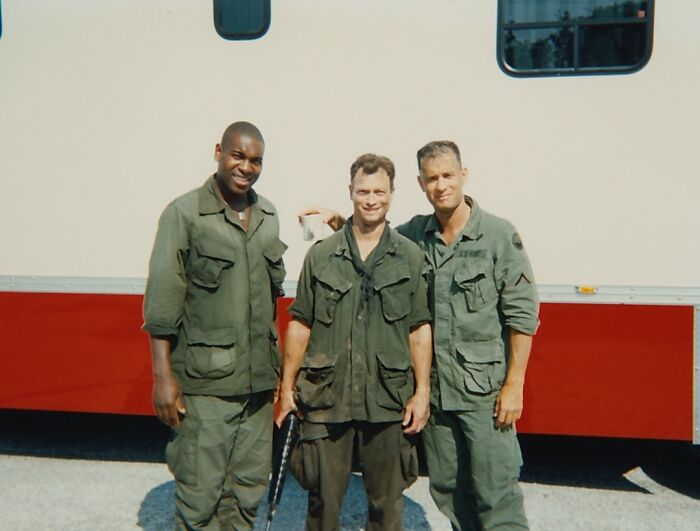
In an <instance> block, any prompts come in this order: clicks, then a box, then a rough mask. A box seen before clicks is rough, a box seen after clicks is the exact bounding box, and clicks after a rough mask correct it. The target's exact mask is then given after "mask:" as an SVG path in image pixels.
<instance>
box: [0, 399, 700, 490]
mask: <svg viewBox="0 0 700 531" xmlns="http://www.w3.org/2000/svg"><path fill="white" fill-rule="evenodd" d="M168 432H169V430H168V428H167V427H165V426H163V425H162V424H161V423H160V422H159V421H158V419H156V418H155V417H149V416H127V415H107V414H89V413H59V412H47V411H15V410H0V454H11V455H27V456H36V457H59V458H68V459H71V458H74V459H95V460H105V461H135V462H163V455H164V449H165V443H166V441H167V438H168ZM519 437H520V442H521V446H522V450H523V457H524V460H525V466H524V467H523V472H522V480H523V481H524V482H530V483H543V484H550V485H564V486H573V487H588V488H595V489H609V490H628V491H636V492H647V491H645V490H644V488H642V487H639V486H638V485H636V484H635V483H633V482H631V481H628V480H627V479H626V478H625V476H624V474H625V473H626V472H628V471H630V470H633V469H635V468H637V467H639V468H641V469H642V470H643V472H644V473H645V474H646V475H647V476H649V477H650V478H651V479H652V480H654V481H655V482H656V483H659V484H660V485H663V486H664V487H666V488H669V489H671V490H673V491H675V492H678V493H680V494H683V495H685V496H689V497H691V498H694V499H700V482H699V481H698V480H697V478H698V477H700V448H699V447H694V446H693V445H691V444H690V443H685V442H677V441H650V440H634V439H606V438H595V437H566V436H545V435H520V436H519ZM422 473H423V474H425V473H426V471H425V469H424V468H423V470H422Z"/></svg>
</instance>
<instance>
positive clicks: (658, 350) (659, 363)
mask: <svg viewBox="0 0 700 531" xmlns="http://www.w3.org/2000/svg"><path fill="white" fill-rule="evenodd" d="M540 319H541V321H542V326H541V329H540V331H538V333H537V336H536V337H535V340H534V348H533V353H532V357H531V358H530V363H529V366H528V373H527V378H526V385H525V414H524V416H523V418H522V420H521V421H520V422H519V423H518V429H519V430H520V431H522V432H529V433H551V434H570V435H594V436H598V435H599V436H606V437H633V438H658V439H675V440H683V441H690V440H692V425H693V346H694V339H693V333H694V308H693V307H692V306H657V305H622V304H560V303H552V304H543V305H542V309H541V312H540Z"/></svg>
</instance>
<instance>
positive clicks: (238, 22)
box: [214, 0, 270, 40]
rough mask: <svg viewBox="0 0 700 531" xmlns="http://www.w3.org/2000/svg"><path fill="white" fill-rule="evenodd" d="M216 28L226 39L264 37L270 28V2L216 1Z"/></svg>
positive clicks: (256, 0)
mask: <svg viewBox="0 0 700 531" xmlns="http://www.w3.org/2000/svg"><path fill="white" fill-rule="evenodd" d="M214 27H215V28H216V32H217V33H218V34H219V35H221V36H222V37H223V38H224V39H229V40H251V39H257V38H259V37H262V36H263V35H265V33H267V30H268V28H269V27H270V0H214Z"/></svg>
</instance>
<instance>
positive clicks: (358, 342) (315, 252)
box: [289, 229, 430, 423]
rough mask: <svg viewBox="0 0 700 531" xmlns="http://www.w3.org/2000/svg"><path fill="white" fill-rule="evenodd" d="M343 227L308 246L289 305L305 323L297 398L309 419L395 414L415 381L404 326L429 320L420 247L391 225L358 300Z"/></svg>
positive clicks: (391, 418)
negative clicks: (370, 278) (364, 292)
mask: <svg viewBox="0 0 700 531" xmlns="http://www.w3.org/2000/svg"><path fill="white" fill-rule="evenodd" d="M344 232H345V231H339V232H337V233H336V234H334V235H333V236H330V237H329V238H327V239H326V240H324V241H322V242H319V243H317V244H316V245H314V246H313V247H311V249H309V251H308V253H307V255H306V258H305V260H304V266H303V269H302V271H301V275H300V278H299V283H298V287H297V295H296V300H295V301H294V303H293V304H292V306H291V307H290V309H289V311H290V313H291V314H292V315H293V316H294V317H296V318H297V319H300V320H302V321H304V322H306V323H307V324H309V325H310V326H311V335H310V338H309V343H308V346H307V349H306V354H305V357H304V361H303V362H302V365H301V369H300V372H299V377H298V379H297V392H298V399H299V402H300V405H301V407H302V408H303V410H304V413H305V420H306V421H309V422H312V423H339V422H347V421H368V422H396V421H400V420H402V418H403V410H404V407H405V405H406V402H407V401H408V399H409V398H410V397H411V396H413V393H414V387H415V382H414V378H413V369H412V358H411V351H410V346H409V333H410V330H411V328H413V327H415V326H417V325H419V324H422V323H425V322H429V321H430V312H429V310H428V303H427V286H426V284H425V278H424V277H423V274H422V273H423V265H424V262H423V255H422V253H421V251H420V249H419V248H418V247H417V246H416V245H415V244H414V243H413V242H410V241H409V240H407V239H406V238H404V237H403V236H401V235H400V234H398V233H397V232H396V231H394V230H393V229H390V234H389V243H388V246H387V248H386V251H385V252H384V254H383V256H378V257H377V259H378V262H377V264H376V266H375V269H374V274H373V286H372V290H371V293H370V295H369V296H368V298H367V301H366V303H363V302H362V301H363V296H362V287H361V285H362V277H361V276H360V275H359V274H358V273H357V271H356V269H355V267H354V266H353V264H352V260H351V254H350V248H349V245H348V242H347V239H346V236H345V233H344ZM377 250H378V248H376V249H375V251H377Z"/></svg>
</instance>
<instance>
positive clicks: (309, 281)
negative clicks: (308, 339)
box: [288, 252, 314, 326]
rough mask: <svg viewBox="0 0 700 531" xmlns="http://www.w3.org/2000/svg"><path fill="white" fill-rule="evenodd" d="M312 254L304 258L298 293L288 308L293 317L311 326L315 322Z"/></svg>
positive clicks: (307, 254)
mask: <svg viewBox="0 0 700 531" xmlns="http://www.w3.org/2000/svg"><path fill="white" fill-rule="evenodd" d="M310 254H311V253H310V252H309V253H306V257H305V258H304V265H303V266H302V269H301V273H300V274H299V282H298V283H297V294H296V297H295V299H294V302H293V303H292V305H291V306H290V307H289V310H288V311H289V313H290V314H291V315H292V316H293V317H296V318H297V319H300V320H302V321H304V322H305V323H306V324H308V325H309V326H311V325H312V324H313V322H314V291H313V277H312V275H311V258H310Z"/></svg>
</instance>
